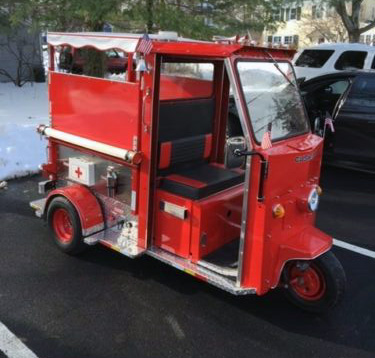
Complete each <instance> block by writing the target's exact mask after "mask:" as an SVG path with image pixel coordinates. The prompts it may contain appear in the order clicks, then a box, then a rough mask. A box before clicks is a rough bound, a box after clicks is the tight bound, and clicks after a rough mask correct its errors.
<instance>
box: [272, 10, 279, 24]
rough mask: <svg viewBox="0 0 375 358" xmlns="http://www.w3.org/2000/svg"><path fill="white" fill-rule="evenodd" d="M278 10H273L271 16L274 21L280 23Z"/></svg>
mask: <svg viewBox="0 0 375 358" xmlns="http://www.w3.org/2000/svg"><path fill="white" fill-rule="evenodd" d="M280 13H281V11H280V9H277V10H274V11H273V14H272V18H273V20H274V21H280Z"/></svg>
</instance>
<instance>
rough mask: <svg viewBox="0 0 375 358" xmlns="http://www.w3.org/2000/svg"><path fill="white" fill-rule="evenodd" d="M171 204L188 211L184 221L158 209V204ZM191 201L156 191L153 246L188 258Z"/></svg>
mask: <svg viewBox="0 0 375 358" xmlns="http://www.w3.org/2000/svg"><path fill="white" fill-rule="evenodd" d="M161 202H167V203H172V204H175V205H178V206H181V207H184V208H186V209H187V210H188V216H187V218H186V219H180V218H177V217H175V216H173V215H171V214H169V213H166V212H165V211H163V210H162V209H160V205H161V204H160V203H161ZM191 205H192V201H191V200H189V199H185V198H181V197H179V196H177V195H173V194H170V193H167V192H165V191H162V190H157V193H156V201H155V206H154V207H155V216H154V217H155V229H154V230H155V231H154V232H155V236H154V244H155V246H157V247H160V248H162V249H164V250H167V251H169V252H172V253H173V254H175V255H178V256H181V257H184V258H188V257H189V255H190V233H191Z"/></svg>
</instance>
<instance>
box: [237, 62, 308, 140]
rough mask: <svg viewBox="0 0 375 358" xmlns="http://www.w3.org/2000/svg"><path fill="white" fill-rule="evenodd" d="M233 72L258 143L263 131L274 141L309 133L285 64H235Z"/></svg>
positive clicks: (293, 78)
mask: <svg viewBox="0 0 375 358" xmlns="http://www.w3.org/2000/svg"><path fill="white" fill-rule="evenodd" d="M237 69H238V73H239V77H240V81H241V86H242V91H243V94H244V98H245V101H246V104H247V109H248V112H249V116H250V121H251V124H252V127H253V132H254V135H255V140H256V141H257V142H258V143H260V142H261V141H262V139H263V136H264V134H265V132H267V131H268V132H271V133H270V134H271V140H272V141H275V140H279V139H283V138H286V137H290V136H295V135H297V134H302V133H306V132H307V131H308V130H309V125H308V122H307V119H306V116H305V111H304V109H303V105H302V102H301V97H300V95H299V93H298V88H297V84H296V81H295V77H294V74H293V71H292V67H291V65H290V64H289V63H286V62H279V63H278V64H275V63H274V62H244V61H239V62H237Z"/></svg>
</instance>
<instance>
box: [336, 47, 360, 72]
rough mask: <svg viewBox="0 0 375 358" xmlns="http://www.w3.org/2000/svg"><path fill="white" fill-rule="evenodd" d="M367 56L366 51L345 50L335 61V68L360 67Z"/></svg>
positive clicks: (348, 68)
mask: <svg viewBox="0 0 375 358" xmlns="http://www.w3.org/2000/svg"><path fill="white" fill-rule="evenodd" d="M366 57H367V52H366V51H345V52H343V53H342V54H341V55H340V57H339V58H338V60H337V61H336V63H335V68H336V70H351V69H361V68H363V66H364V64H365V60H366Z"/></svg>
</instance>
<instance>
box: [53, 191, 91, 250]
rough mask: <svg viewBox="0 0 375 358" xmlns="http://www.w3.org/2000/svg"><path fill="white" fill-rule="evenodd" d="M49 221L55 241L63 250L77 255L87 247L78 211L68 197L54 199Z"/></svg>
mask: <svg viewBox="0 0 375 358" xmlns="http://www.w3.org/2000/svg"><path fill="white" fill-rule="evenodd" d="M47 223H48V228H49V230H50V232H51V234H52V238H53V241H54V243H55V244H56V245H57V247H58V248H59V249H60V250H61V251H63V252H65V253H67V254H70V255H77V254H79V253H81V252H83V251H84V250H86V249H87V245H86V244H85V243H84V242H83V236H82V227H81V220H80V218H79V215H78V212H77V210H76V209H75V207H74V206H73V204H72V203H71V202H70V201H69V200H67V199H66V198H64V197H60V196H59V197H55V198H54V199H52V201H51V203H50V204H49V206H48V210H47Z"/></svg>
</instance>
